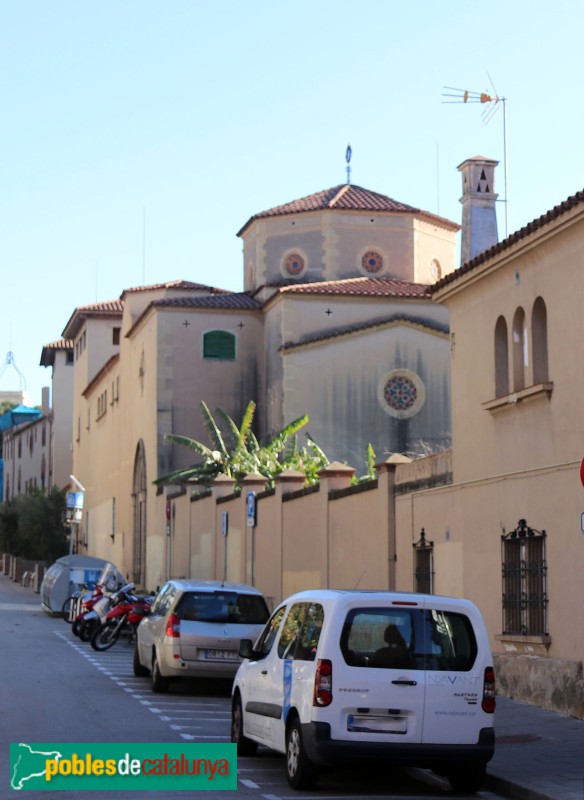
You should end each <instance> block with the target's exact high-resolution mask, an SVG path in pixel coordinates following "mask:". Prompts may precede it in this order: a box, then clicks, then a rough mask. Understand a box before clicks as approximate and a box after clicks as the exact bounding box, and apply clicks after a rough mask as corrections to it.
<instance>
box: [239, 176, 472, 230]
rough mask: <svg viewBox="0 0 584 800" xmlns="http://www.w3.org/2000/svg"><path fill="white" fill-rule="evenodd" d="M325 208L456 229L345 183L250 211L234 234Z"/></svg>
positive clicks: (451, 224)
mask: <svg viewBox="0 0 584 800" xmlns="http://www.w3.org/2000/svg"><path fill="white" fill-rule="evenodd" d="M325 209H339V210H342V211H370V212H382V213H388V212H389V213H405V214H417V215H422V216H424V217H428V218H429V219H431V220H433V221H434V222H435V223H436V224H438V225H441V226H443V227H447V228H451V229H452V230H458V229H459V228H460V226H459V225H457V224H456V223H454V222H451V221H450V220H447V219H445V218H444V217H439V216H437V215H435V214H431V213H429V212H427V211H423V210H422V209H420V208H414V206H409V205H407V204H406V203H399V202H398V201H397V200H392V199H391V197H387V196H386V195H384V194H379V192H372V191H371V190H370V189H363V188H362V187H361V186H355V184H352V183H345V184H339V186H333V187H332V189H325V190H324V191H322V192H316V194H310V195H307V196H306V197H301V198H300V199H299V200H293V201H292V202H291V203H285V204H284V205H281V206H275V207H274V208H270V209H268V210H267V211H260V212H259V213H258V214H254V215H253V216H252V217H250V218H249V220H248V221H247V222H246V223H245V225H244V226H243V228H241V230H240V231H239V232H238V234H237V235H238V236H241V235H242V233H243V232H244V231H245V230H246V228H248V227H249V225H251V223H252V222H254V221H255V220H256V219H266V218H268V217H281V216H285V215H287V214H301V213H304V212H308V211H323V210H325Z"/></svg>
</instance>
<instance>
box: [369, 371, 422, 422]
mask: <svg viewBox="0 0 584 800" xmlns="http://www.w3.org/2000/svg"><path fill="white" fill-rule="evenodd" d="M425 399H426V390H425V388H424V384H423V383H422V380H421V379H420V378H419V377H418V375H416V374H415V373H414V372H410V370H407V369H394V370H392V371H391V372H388V373H387V375H384V376H383V378H382V379H381V381H380V382H379V388H378V400H379V402H380V404H381V407H382V408H383V410H384V411H385V412H386V413H387V414H389V415H390V416H392V417H396V419H407V418H408V417H413V416H414V415H415V414H417V413H418V411H419V410H420V409H421V408H422V406H423V405H424V401H425Z"/></svg>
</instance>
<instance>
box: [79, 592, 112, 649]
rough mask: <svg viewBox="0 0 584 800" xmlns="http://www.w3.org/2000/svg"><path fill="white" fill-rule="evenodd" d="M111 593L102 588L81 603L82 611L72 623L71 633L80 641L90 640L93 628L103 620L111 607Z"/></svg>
mask: <svg viewBox="0 0 584 800" xmlns="http://www.w3.org/2000/svg"><path fill="white" fill-rule="evenodd" d="M112 597H113V595H112V594H111V593H108V592H104V591H103V590H102V591H100V592H99V593H97V592H96V595H94V596H92V597H91V598H90V599H89V600H88V601H87V602H85V603H84V604H83V606H84V608H82V613H81V614H80V615H79V617H78V618H77V619H76V620H75V622H74V623H73V633H74V634H75V635H76V636H78V637H79V638H80V639H81V641H82V642H89V641H91V637H92V636H93V634H94V632H95V630H96V629H97V628H98V627H99V626H100V625H101V624H102V623H103V622H105V619H106V617H107V612H108V611H109V610H110V608H111V607H112V603H113V600H112Z"/></svg>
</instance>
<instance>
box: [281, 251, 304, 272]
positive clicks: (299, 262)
mask: <svg viewBox="0 0 584 800" xmlns="http://www.w3.org/2000/svg"><path fill="white" fill-rule="evenodd" d="M284 269H285V270H286V272H287V273H288V275H299V274H300V273H301V272H302V270H303V269H304V259H303V258H302V256H301V255H299V254H298V253H291V254H290V255H289V256H288V257H287V258H286V261H285V262H284Z"/></svg>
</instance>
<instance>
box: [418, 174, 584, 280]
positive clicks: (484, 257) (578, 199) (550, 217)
mask: <svg viewBox="0 0 584 800" xmlns="http://www.w3.org/2000/svg"><path fill="white" fill-rule="evenodd" d="M581 203H584V190H582V191H580V192H576V194H573V195H571V196H570V197H568V198H567V199H566V200H564V201H563V203H560V204H559V205H557V206H554V207H553V208H552V209H550V211H548V212H546V213H545V214H542V215H541V217H537V219H534V220H533V221H532V222H529V223H528V224H527V225H525V226H524V227H523V228H520V229H519V230H518V231H516V232H515V233H512V234H511V235H510V236H508V237H507V238H506V239H503V241H502V242H498V243H497V244H495V245H493V246H492V247H489V249H488V250H485V251H484V252H482V253H479V255H478V256H475V257H474V258H473V259H471V260H470V261H467V262H466V263H464V264H462V265H461V266H460V267H459V268H458V269H456V270H454V272H450V273H449V274H448V275H445V276H444V277H443V278H442V279H441V280H439V281H437V282H436V283H435V284H433V285H432V287H431V291H432V294H433V293H434V292H437V291H438V290H439V289H441V288H442V287H443V286H447V285H448V284H449V283H452V282H453V281H455V280H456V279H457V278H460V276H461V275H465V274H466V273H467V272H471V271H472V270H473V269H476V268H477V267H478V266H480V265H481V264H483V263H484V262H485V261H488V260H489V259H490V258H493V257H494V256H496V255H498V254H499V253H502V252H504V251H505V250H507V249H508V248H509V247H512V246H513V245H514V244H517V242H520V241H521V240H522V239H525V238H527V237H528V236H530V235H531V234H533V233H537V232H538V231H540V230H541V229H542V228H545V226H546V225H548V224H549V223H551V222H553V221H554V220H557V219H558V218H559V217H561V216H562V215H563V214H566V213H567V212H568V211H571V210H572V209H573V208H575V207H576V206H579V205H580V204H581Z"/></svg>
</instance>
